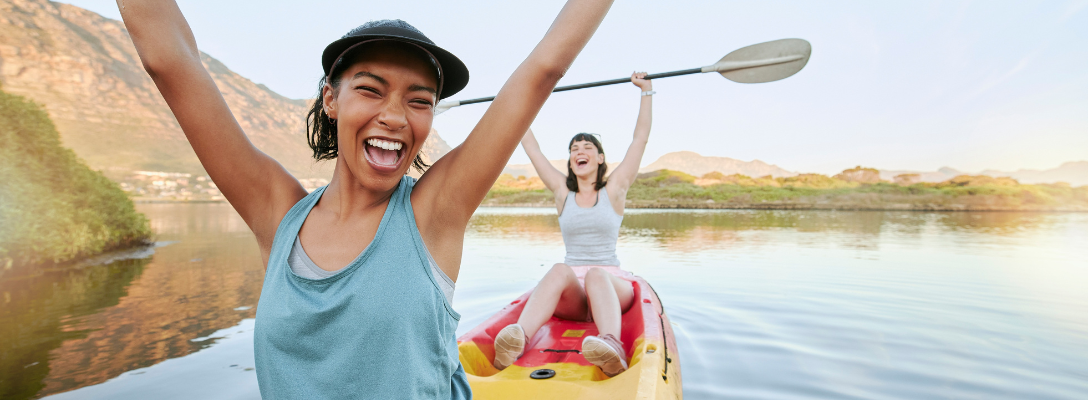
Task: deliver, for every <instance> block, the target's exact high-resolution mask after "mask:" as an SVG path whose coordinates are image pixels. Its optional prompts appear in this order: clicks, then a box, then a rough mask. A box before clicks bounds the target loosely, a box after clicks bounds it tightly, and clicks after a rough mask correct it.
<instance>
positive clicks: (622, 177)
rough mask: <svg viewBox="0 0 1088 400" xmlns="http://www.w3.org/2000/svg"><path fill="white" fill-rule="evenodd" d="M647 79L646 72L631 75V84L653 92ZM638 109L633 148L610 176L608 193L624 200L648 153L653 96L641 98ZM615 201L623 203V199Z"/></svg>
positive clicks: (628, 149) (644, 90) (632, 142)
mask: <svg viewBox="0 0 1088 400" xmlns="http://www.w3.org/2000/svg"><path fill="white" fill-rule="evenodd" d="M645 77H646V73H645V72H636V73H634V74H631V83H634V84H635V86H638V88H639V89H641V90H642V91H643V92H649V91H652V90H653V84H652V83H650V81H649V80H646V79H642V78H645ZM641 99H642V100H640V102H641V103H640V105H639V109H638V122H636V123H635V138H634V140H632V141H631V147H628V148H627V154H626V155H624V156H623V161H621V162H620V165H618V166H617V167H616V170H615V171H613V172H612V174H611V175H609V176H608V186H607V187H608V192H609V194H615V195H617V196H616V197H619V198H622V197H625V196H626V194H627V189H628V188H630V187H631V184H632V183H634V182H635V178H636V177H637V176H638V167H639V165H641V164H642V154H643V153H645V152H646V143H647V142H648V141H649V140H650V124H651V122H653V121H652V120H653V110H652V107H653V96H641ZM619 198H617V199H613V201H618V202H621V204H622V201H623V200H622V199H619Z"/></svg>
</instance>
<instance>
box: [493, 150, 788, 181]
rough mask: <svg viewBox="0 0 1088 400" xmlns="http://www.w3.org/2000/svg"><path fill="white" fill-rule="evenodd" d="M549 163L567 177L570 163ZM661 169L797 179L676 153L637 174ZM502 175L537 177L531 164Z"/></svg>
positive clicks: (772, 168)
mask: <svg viewBox="0 0 1088 400" xmlns="http://www.w3.org/2000/svg"><path fill="white" fill-rule="evenodd" d="M548 161H551V163H552V165H553V166H555V167H556V168H558V169H559V170H560V171H563V173H564V174H565V173H567V160H548ZM618 165H619V162H614V163H611V162H610V163H608V169H609V172H611V171H614V170H615V169H616V166H618ZM662 169H667V170H672V171H680V172H683V173H685V174H689V175H694V176H703V175H706V174H708V173H710V172H721V173H723V174H725V175H733V174H741V175H748V176H750V177H753V178H755V177H762V176H767V175H771V176H773V177H775V178H784V177H790V176H797V173H795V172H790V171H786V170H784V169H782V168H779V167H778V166H777V165H771V164H767V163H765V162H763V161H759V160H752V161H741V160H736V159H732V158H729V157H708V156H703V155H700V154H699V153H696V152H693V151H677V152H674V153H668V154H665V155H663V156H661V158H658V159H657V161H654V162H653V163H651V164H650V165H647V166H645V167H642V168H640V169H639V170H638V172H640V173H646V172H652V171H657V170H662ZM502 172H503V173H504V174H510V175H511V176H513V177H515V178H516V177H518V176H526V177H534V176H537V174H536V170H535V169H533V165H532V164H509V165H507V166H506V169H503V171H502Z"/></svg>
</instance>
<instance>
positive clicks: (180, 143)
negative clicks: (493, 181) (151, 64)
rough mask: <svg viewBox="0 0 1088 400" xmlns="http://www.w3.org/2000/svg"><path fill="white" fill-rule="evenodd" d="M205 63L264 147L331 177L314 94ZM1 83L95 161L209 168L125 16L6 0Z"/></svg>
mask: <svg viewBox="0 0 1088 400" xmlns="http://www.w3.org/2000/svg"><path fill="white" fill-rule="evenodd" d="M201 61H202V62H203V63H204V66H205V68H207V69H208V72H209V73H210V74H211V76H212V79H213V80H214V81H215V83H216V85H218V86H219V90H220V91H221V92H222V94H223V97H224V98H225V99H226V101H227V105H228V106H229V107H230V109H231V111H233V113H234V116H235V118H237V120H238V123H239V124H240V125H241V126H242V129H244V130H245V132H246V134H247V135H248V136H249V139H250V140H251V141H252V142H253V144H254V145H255V146H257V148H259V149H261V150H262V151H264V152H265V153H268V154H269V155H270V156H272V157H273V158H275V159H276V160H277V161H279V162H280V163H281V164H283V166H284V167H285V168H287V170H288V171H290V172H291V173H292V174H295V175H296V176H299V177H327V176H328V175H329V173H330V171H331V165H332V163H323V164H317V165H316V166H315V164H314V162H313V161H312V159H311V158H310V156H311V154H312V152H311V151H310V149H309V147H308V146H307V145H306V134H305V118H306V112H307V108H308V107H307V103H308V101H307V100H294V99H289V98H286V97H284V96H281V95H279V94H278V93H276V92H274V91H272V90H270V89H269V88H267V87H265V86H264V85H261V84H257V83H254V82H252V81H250V80H249V79H246V78H244V77H242V76H241V75H238V74H237V73H235V72H233V71H231V70H230V69H229V68H227V66H226V65H223V63H221V62H219V61H218V60H216V59H215V58H212V57H211V56H209V55H207V54H204V53H201ZM0 83H2V84H3V88H4V90H5V91H7V92H9V93H13V94H18V95H22V96H26V97H28V98H30V99H32V100H34V101H35V102H37V103H40V104H42V105H44V106H45V108H46V109H47V110H48V112H49V114H50V117H51V118H52V119H53V121H54V122H55V123H56V126H57V130H58V131H60V134H61V140H62V142H63V144H64V146H65V147H68V148H71V149H72V150H74V151H75V152H76V154H77V155H79V157H80V158H82V159H84V160H86V162H87V164H88V165H89V166H91V167H92V168H95V169H107V170H152V171H173V172H187V173H202V172H203V168H201V166H200V163H199V161H198V160H197V158H196V155H195V154H194V153H193V151H192V149H191V148H190V147H189V143H188V141H187V140H186V139H185V136H184V135H183V134H182V132H181V129H180V127H179V126H178V124H177V121H176V120H175V119H174V116H173V114H172V113H171V112H170V109H169V108H168V107H167V106H166V102H165V101H163V99H162V96H161V95H159V92H158V90H157V89H156V88H155V84H154V82H153V81H152V80H151V78H150V77H149V76H148V75H147V73H146V72H144V69H143V66H142V63H141V62H140V59H139V56H138V55H137V54H136V49H135V48H134V47H133V45H132V41H131V39H130V38H129V36H128V31H127V30H126V29H125V26H124V24H123V23H122V22H120V21H116V20H112V19H108V18H105V17H102V16H100V15H98V14H96V13H94V12H91V11H87V10H84V9H82V8H79V7H76V6H72V5H68V4H63V3H54V2H50V1H46V0H0ZM432 134H434V132H433V131H432ZM432 136H433V139H431V140H428V141H427V142H426V143H424V150H423V152H424V153H426V154H427V155H428V156H429V157H430V158H431V159H432V160H434V159H437V156H440V155H442V154H445V152H447V151H449V146H447V145H445V142H443V141H442V139H441V138H440V137H437V135H432Z"/></svg>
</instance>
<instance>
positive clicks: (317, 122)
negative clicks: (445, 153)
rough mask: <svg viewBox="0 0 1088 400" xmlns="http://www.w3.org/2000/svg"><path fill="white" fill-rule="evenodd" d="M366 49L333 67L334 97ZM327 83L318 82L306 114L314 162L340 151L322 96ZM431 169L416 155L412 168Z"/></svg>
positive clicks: (349, 55)
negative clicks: (346, 71)
mask: <svg viewBox="0 0 1088 400" xmlns="http://www.w3.org/2000/svg"><path fill="white" fill-rule="evenodd" d="M365 47H366V46H360V47H359V48H356V49H355V50H352V51H351V53H349V54H345V55H344V57H341V58H340V61H338V62H337V63H336V64H335V65H333V66H332V69H331V71H332V73H330V74H329V76H331V77H332V82H328V83H329V86H331V87H332V90H333V96H336V95H337V94H338V93H340V82H341V78H342V75H343V69H344V67H345V66H348V65H351V64H352V63H353V62H354V60H355V58H356V57H357V56H358V55H359V54H360V51H361V50H362V49H364V48H365ZM406 49H407V50H408V51H411V50H412V49H411V48H406ZM325 83H326V82H325V77H321V80H320V81H318V82H317V99H316V100H314V104H313V106H311V107H310V111H309V112H308V113H307V114H306V139H307V143H308V144H309V145H310V149H311V150H313V151H314V160H317V161H324V160H332V159H335V158H336V156H337V151H338V149H337V142H336V140H337V136H336V121H335V120H333V119H331V118H329V115H328V114H326V113H325V107H324V106H325V104H324V100H323V97H324V96H322V93H323V92H324V88H325ZM430 167H431V166H430V165H428V164H427V163H425V162H423V156H422V155H420V154H419V153H416V158H415V160H412V168H415V169H416V171H419V172H420V173H423V172H426V171H427V168H430Z"/></svg>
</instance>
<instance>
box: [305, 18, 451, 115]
mask: <svg viewBox="0 0 1088 400" xmlns="http://www.w3.org/2000/svg"><path fill="white" fill-rule="evenodd" d="M372 40H395V41H398V42H405V43H409V44H413V45H416V46H418V47H419V48H421V49H423V50H424V51H425V52H427V53H429V54H430V55H431V57H432V61H433V62H435V63H437V65H436V66H435V67H436V68H437V69H438V98H439V99H444V98H447V97H449V96H453V95H454V94H456V93H457V92H460V91H461V89H464V88H465V86H466V85H468V67H466V66H465V63H463V62H461V60H460V59H459V58H457V56H455V55H453V53H450V52H448V51H446V50H445V49H443V48H441V47H438V46H437V45H435V44H434V42H433V41H431V39H428V38H427V36H425V35H423V32H420V31H419V29H416V28H415V27H414V26H412V25H410V24H409V23H407V22H404V21H401V20H399V19H383V20H379V21H370V22H367V23H365V24H363V25H360V26H359V27H358V28H355V29H352V30H351V31H350V32H348V33H347V34H346V35H344V36H343V37H341V38H340V39H339V40H337V41H335V42H332V43H330V44H329V45H328V46H326V47H325V51H324V52H322V53H321V66H322V67H324V68H325V76H326V77H329V76H330V75H331V74H330V73H331V72H332V68H333V67H334V66H336V65H335V64H336V63H337V62H339V60H340V59H341V58H342V57H343V56H344V55H345V53H346V52H347V51H349V50H350V49H351V48H352V47H353V46H355V45H358V44H361V43H363V42H368V41H372Z"/></svg>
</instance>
